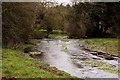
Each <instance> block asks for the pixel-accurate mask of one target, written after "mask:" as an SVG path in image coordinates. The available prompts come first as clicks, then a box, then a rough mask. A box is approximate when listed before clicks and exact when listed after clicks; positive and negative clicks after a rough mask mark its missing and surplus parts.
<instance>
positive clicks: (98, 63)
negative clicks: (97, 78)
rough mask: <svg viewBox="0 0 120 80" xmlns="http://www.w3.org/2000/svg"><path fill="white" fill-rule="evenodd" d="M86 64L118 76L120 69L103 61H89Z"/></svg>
mask: <svg viewBox="0 0 120 80" xmlns="http://www.w3.org/2000/svg"><path fill="white" fill-rule="evenodd" d="M85 64H88V65H91V66H92V67H99V69H100V70H104V71H107V72H110V73H114V74H118V69H116V67H114V66H113V65H111V64H108V63H105V62H102V61H93V62H91V61H87V62H85Z"/></svg>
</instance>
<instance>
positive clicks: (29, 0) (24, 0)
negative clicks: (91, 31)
mask: <svg viewBox="0 0 120 80" xmlns="http://www.w3.org/2000/svg"><path fill="white" fill-rule="evenodd" d="M0 1H2V2H39V1H41V0H0ZM43 1H56V2H58V3H66V4H67V3H70V2H71V0H43ZM81 1H85V2H88V1H92V2H118V1H120V0H81Z"/></svg>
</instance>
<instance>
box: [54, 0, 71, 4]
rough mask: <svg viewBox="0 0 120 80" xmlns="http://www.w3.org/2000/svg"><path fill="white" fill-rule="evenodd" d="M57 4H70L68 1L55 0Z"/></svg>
mask: <svg viewBox="0 0 120 80" xmlns="http://www.w3.org/2000/svg"><path fill="white" fill-rule="evenodd" d="M55 1H56V2H58V3H70V0H55Z"/></svg>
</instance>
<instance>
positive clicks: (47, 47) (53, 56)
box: [37, 39, 118, 78]
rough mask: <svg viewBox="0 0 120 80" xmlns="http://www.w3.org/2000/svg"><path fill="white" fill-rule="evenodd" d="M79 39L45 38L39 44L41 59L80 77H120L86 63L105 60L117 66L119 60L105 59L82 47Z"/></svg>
mask: <svg viewBox="0 0 120 80" xmlns="http://www.w3.org/2000/svg"><path fill="white" fill-rule="evenodd" d="M82 44H83V43H82V42H80V41H79V40H78V39H43V40H41V42H40V43H39V44H38V45H37V46H38V50H39V51H41V52H43V55H42V57H41V59H42V60H43V61H44V62H46V63H47V64H49V65H50V66H52V67H56V68H58V69H59V70H63V71H65V72H67V73H69V74H71V75H72V76H76V77H78V78H118V75H117V74H113V73H110V72H106V71H104V70H100V69H99V67H92V66H90V65H87V64H85V62H86V61H91V62H92V61H103V62H105V63H107V64H112V65H114V66H115V67H116V69H117V65H118V61H117V60H105V59H103V58H100V57H97V56H95V55H92V54H89V53H88V52H86V51H84V50H82V49H81V47H80V45H82Z"/></svg>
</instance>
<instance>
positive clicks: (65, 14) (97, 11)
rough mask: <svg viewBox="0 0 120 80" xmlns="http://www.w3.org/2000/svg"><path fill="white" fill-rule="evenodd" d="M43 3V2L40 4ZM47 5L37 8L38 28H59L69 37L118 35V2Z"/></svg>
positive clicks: (119, 31)
mask: <svg viewBox="0 0 120 80" xmlns="http://www.w3.org/2000/svg"><path fill="white" fill-rule="evenodd" d="M43 5H45V4H41V6H43ZM49 5H51V6H50V7H48V6H47V7H46V6H44V8H39V9H40V10H38V11H39V13H38V19H37V23H38V25H39V26H38V27H39V28H42V27H43V28H47V29H49V28H52V29H61V30H62V31H66V32H67V33H68V35H69V36H70V38H81V37H117V36H119V33H120V30H119V28H118V27H119V24H120V22H119V20H120V19H119V18H120V16H119V13H120V12H119V9H120V2H118V3H112V2H111V3H94V2H92V3H80V2H78V3H77V2H73V5H72V6H71V5H66V6H63V5H62V4H61V5H57V6H54V5H53V3H49ZM52 5H53V6H52ZM41 16H42V17H41ZM44 22H45V23H44ZM43 24H44V25H43ZM45 26H46V27H45Z"/></svg>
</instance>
